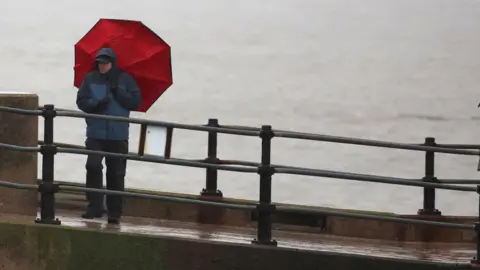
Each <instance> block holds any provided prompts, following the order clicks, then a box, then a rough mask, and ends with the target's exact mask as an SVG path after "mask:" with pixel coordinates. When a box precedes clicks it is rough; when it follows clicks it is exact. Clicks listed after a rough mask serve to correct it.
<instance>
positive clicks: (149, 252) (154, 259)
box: [0, 223, 471, 270]
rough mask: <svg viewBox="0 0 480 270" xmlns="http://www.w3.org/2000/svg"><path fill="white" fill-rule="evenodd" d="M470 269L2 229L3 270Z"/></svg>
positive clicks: (33, 227)
mask: <svg viewBox="0 0 480 270" xmlns="http://www.w3.org/2000/svg"><path fill="white" fill-rule="evenodd" d="M470 268H471V266H469V265H464V266H459V265H446V264H434V263H425V262H424V263H421V262H415V261H405V260H391V259H378V258H370V257H361V256H347V255H341V254H335V253H326V252H312V251H299V250H292V249H283V248H274V247H259V246H254V245H240V244H226V243H213V242H208V241H200V240H185V239H176V238H162V237H154V236H146V235H132V234H121V233H115V232H106V231H95V230H87V229H78V228H69V227H63V226H48V225H37V224H26V223H0V269H2V270H3V269H5V270H33V269H40V270H57V269H58V270H60V269H62V270H65V269H68V270H77V269H78V270H88V269H92V270H93V269H95V270H98V269H109V270H110V269H115V270H122V269H125V270H134V269H135V270H148V269H152V270H203V269H204V270H228V269H231V270H269V269H272V270H296V269H298V270H300V269H301V270H317V269H322V270H340V269H341V270H353V269H358V270H366V269H368V270H377V269H378V270H380V269H382V270H384V269H388V270H397V269H398V270H400V269H402V270H434V269H470Z"/></svg>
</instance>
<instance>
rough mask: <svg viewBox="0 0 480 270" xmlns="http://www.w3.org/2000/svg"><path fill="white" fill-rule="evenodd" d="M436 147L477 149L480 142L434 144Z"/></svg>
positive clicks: (479, 148) (479, 147)
mask: <svg viewBox="0 0 480 270" xmlns="http://www.w3.org/2000/svg"><path fill="white" fill-rule="evenodd" d="M435 145H436V146H437V147H442V148H455V149H477V150H480V144H450V143H449V144H445V143H442V144H438V143H437V144H435Z"/></svg>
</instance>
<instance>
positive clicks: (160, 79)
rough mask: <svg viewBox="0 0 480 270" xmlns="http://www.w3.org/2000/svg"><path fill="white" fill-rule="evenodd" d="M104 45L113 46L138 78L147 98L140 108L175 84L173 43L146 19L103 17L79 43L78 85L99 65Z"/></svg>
mask: <svg viewBox="0 0 480 270" xmlns="http://www.w3.org/2000/svg"><path fill="white" fill-rule="evenodd" d="M101 48H111V49H113V50H114V51H115V53H116V54H117V57H118V67H119V68H120V69H121V70H123V71H125V72H128V73H129V74H130V75H131V76H132V77H133V78H135V80H136V81H137V83H138V86H139V87H140V92H141V94H142V100H143V101H142V105H140V107H139V108H138V109H137V111H141V112H146V111H147V110H148V109H149V108H150V107H151V106H152V105H153V103H155V101H156V100H157V99H158V98H159V97H160V96H161V95H162V94H163V93H164V92H165V91H166V90H167V89H168V87H170V86H171V85H172V83H173V80H172V65H171V53H170V46H169V45H168V44H167V43H166V42H165V41H163V40H162V39H161V38H160V37H159V36H158V35H156V34H155V33H154V32H153V31H152V30H150V29H149V28H148V27H146V26H145V25H144V24H143V23H142V22H139V21H130V20H115V19H100V20H99V21H98V22H97V23H96V24H95V25H94V26H93V28H92V29H90V31H89V32H88V33H87V34H86V35H85V36H84V37H83V38H82V39H81V40H80V41H78V43H77V44H75V67H74V71H75V78H74V86H75V87H77V88H78V87H80V85H81V83H82V80H83V78H84V77H85V75H86V74H87V73H88V72H90V71H92V70H93V69H94V68H95V66H94V60H95V55H96V54H97V52H98V50H99V49H101Z"/></svg>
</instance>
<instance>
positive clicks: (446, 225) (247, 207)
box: [0, 181, 474, 229]
mask: <svg viewBox="0 0 480 270" xmlns="http://www.w3.org/2000/svg"><path fill="white" fill-rule="evenodd" d="M0 186H1V187H7V188H14V189H27V190H38V185H32V184H17V183H11V182H7V181H0ZM59 191H77V192H78V191H79V192H93V193H101V194H107V195H119V196H125V197H135V198H144V199H153V200H162V201H172V202H179V203H188V204H200V205H208V206H214V207H221V208H229V209H237V210H255V209H256V206H255V205H247V204H230V203H221V202H212V201H205V200H197V199H188V198H179V197H172V196H161V195H153V194H144V193H138V192H127V191H114V190H107V189H93V188H84V187H77V186H69V185H60V186H59ZM276 210H277V211H283V212H294V213H306V214H326V215H331V216H340V217H350V218H358V219H370V220H380V221H392V222H398V223H410V224H421V225H432V226H438V227H444V228H456V229H473V228H474V225H468V224H458V223H447V222H438V221H428V220H418V219H408V218H399V217H391V216H381V215H369V214H359V213H351V212H342V211H332V210H324V209H306V208H302V207H292V206H277V207H276Z"/></svg>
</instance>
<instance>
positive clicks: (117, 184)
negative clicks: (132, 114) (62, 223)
mask: <svg viewBox="0 0 480 270" xmlns="http://www.w3.org/2000/svg"><path fill="white" fill-rule="evenodd" d="M85 146H86V148H87V149H88V150H95V151H103V152H113V153H121V154H127V153H128V141H116V140H97V139H92V138H88V139H87V140H86V142H85ZM102 161H103V156H99V155H88V157H87V164H86V166H85V167H86V169H87V183H86V186H87V187H88V188H98V189H102V188H103V165H102ZM105 165H106V167H107V173H106V176H107V177H106V178H107V189H109V190H118V191H123V190H124V189H125V171H126V167H127V160H126V159H122V158H117V157H105ZM86 197H87V201H88V207H87V212H88V213H91V214H99V213H103V212H104V207H103V202H104V197H105V196H104V195H103V194H100V193H93V192H86ZM106 197H107V200H106V202H107V211H108V216H109V217H112V218H120V216H121V215H122V205H123V202H122V196H118V195H107V196H106Z"/></svg>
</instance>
